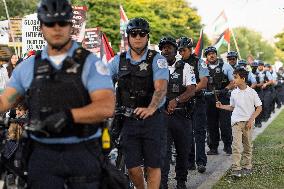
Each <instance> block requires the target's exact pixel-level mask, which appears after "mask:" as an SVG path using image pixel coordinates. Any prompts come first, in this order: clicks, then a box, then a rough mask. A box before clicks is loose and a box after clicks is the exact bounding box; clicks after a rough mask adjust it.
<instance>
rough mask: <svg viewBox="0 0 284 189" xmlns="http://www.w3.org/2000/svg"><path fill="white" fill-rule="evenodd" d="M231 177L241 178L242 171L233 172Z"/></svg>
mask: <svg viewBox="0 0 284 189" xmlns="http://www.w3.org/2000/svg"><path fill="white" fill-rule="evenodd" d="M231 176H232V177H235V178H241V177H242V171H241V170H233V171H232V173H231Z"/></svg>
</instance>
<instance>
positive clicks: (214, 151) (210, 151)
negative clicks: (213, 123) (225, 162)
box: [207, 149, 219, 155]
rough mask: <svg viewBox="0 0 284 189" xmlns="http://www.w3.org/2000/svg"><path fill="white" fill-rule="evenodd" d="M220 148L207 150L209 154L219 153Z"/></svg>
mask: <svg viewBox="0 0 284 189" xmlns="http://www.w3.org/2000/svg"><path fill="white" fill-rule="evenodd" d="M218 154H219V153H218V150H217V149H210V150H209V151H208V152H207V155H218Z"/></svg>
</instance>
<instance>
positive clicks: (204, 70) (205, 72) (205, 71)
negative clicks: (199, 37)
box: [198, 58, 209, 79]
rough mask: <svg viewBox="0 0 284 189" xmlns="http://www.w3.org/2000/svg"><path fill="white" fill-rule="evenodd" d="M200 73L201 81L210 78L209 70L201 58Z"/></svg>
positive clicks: (199, 62) (199, 63)
mask: <svg viewBox="0 0 284 189" xmlns="http://www.w3.org/2000/svg"><path fill="white" fill-rule="evenodd" d="M198 73H199V79H201V78H203V77H209V70H208V67H207V64H206V62H205V61H204V60H202V59H201V58H200V59H199V61H198Z"/></svg>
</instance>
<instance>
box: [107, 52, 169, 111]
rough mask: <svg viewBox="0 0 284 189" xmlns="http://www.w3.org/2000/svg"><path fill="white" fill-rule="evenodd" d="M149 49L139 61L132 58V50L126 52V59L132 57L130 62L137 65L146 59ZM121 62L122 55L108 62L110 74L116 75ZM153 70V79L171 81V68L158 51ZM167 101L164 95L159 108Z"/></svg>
mask: <svg viewBox="0 0 284 189" xmlns="http://www.w3.org/2000/svg"><path fill="white" fill-rule="evenodd" d="M148 50H149V49H147V50H146V51H145V53H144V54H143V55H142V57H141V59H140V60H139V61H135V60H133V59H132V58H131V55H130V50H128V51H127V52H126V59H130V63H131V64H133V65H137V64H139V63H140V62H142V61H145V60H146V58H147V53H148ZM119 62H120V55H116V56H115V57H114V59H113V60H112V61H111V62H110V63H109V64H108V66H109V70H110V75H111V76H116V75H117V74H118V71H119ZM152 70H153V81H156V80H167V81H169V70H168V63H167V60H166V58H165V57H163V56H162V55H160V54H159V53H157V54H156V55H155V57H154V59H153V63H152ZM165 102H166V97H164V99H163V101H162V102H161V103H160V105H159V108H160V107H162V106H163V105H164V104H165Z"/></svg>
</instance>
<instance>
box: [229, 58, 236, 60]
mask: <svg viewBox="0 0 284 189" xmlns="http://www.w3.org/2000/svg"><path fill="white" fill-rule="evenodd" d="M228 60H237V59H236V58H228Z"/></svg>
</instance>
